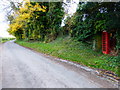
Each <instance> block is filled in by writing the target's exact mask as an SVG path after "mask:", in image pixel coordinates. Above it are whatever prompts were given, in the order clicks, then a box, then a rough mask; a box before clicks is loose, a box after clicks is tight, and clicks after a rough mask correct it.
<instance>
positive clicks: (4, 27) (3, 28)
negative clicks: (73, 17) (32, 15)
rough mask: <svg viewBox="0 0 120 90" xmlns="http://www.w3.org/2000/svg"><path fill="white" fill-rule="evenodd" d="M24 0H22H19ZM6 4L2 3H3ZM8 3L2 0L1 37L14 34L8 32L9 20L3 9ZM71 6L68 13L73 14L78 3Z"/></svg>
mask: <svg viewBox="0 0 120 90" xmlns="http://www.w3.org/2000/svg"><path fill="white" fill-rule="evenodd" d="M19 1H22V0H19ZM73 1H74V2H76V3H78V2H79V0H73ZM3 3H4V4H5V5H2V4H3ZM7 5H9V3H8V0H4V1H3V0H0V37H12V35H9V33H8V32H7V29H8V27H9V26H8V22H7V21H6V18H5V17H6V16H5V15H6V12H5V11H3V8H5V7H6V6H7ZM69 6H70V7H69V8H68V13H69V14H73V13H75V11H76V8H77V5H76V4H73V3H70V4H69Z"/></svg>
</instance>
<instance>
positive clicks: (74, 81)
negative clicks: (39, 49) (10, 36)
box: [0, 41, 116, 88]
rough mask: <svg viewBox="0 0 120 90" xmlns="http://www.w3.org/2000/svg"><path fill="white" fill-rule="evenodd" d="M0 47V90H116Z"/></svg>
mask: <svg viewBox="0 0 120 90" xmlns="http://www.w3.org/2000/svg"><path fill="white" fill-rule="evenodd" d="M2 47H3V48H1V45H0V51H2V54H1V55H0V57H1V58H2V88H116V86H114V85H113V84H112V83H111V82H108V81H106V80H104V79H101V78H99V77H97V76H95V75H92V74H90V73H89V72H87V71H84V70H82V69H79V70H78V69H77V68H76V67H74V66H71V65H69V64H68V65H67V64H64V63H60V62H57V61H55V60H51V59H50V58H48V57H45V56H44V55H42V54H39V53H36V52H34V51H32V50H29V49H27V48H24V47H22V46H19V45H17V44H15V43H14V42H13V41H9V42H6V43H4V44H3V45H2ZM0 74H1V73H0Z"/></svg>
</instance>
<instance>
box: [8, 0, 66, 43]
mask: <svg viewBox="0 0 120 90" xmlns="http://www.w3.org/2000/svg"><path fill="white" fill-rule="evenodd" d="M63 14H64V13H63V8H62V3H61V2H57V3H47V2H30V1H29V0H27V1H24V3H23V5H22V6H21V7H20V8H18V9H17V11H16V10H15V12H14V13H13V15H11V16H9V17H10V21H11V20H12V21H11V23H10V28H9V29H8V31H9V33H10V34H12V35H14V36H15V37H16V38H17V39H26V40H42V41H43V40H46V41H50V40H49V39H50V37H53V39H51V40H54V39H55V38H56V34H57V33H58V32H59V27H60V25H61V21H62V17H63Z"/></svg>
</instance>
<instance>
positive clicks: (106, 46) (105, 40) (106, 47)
mask: <svg viewBox="0 0 120 90" xmlns="http://www.w3.org/2000/svg"><path fill="white" fill-rule="evenodd" d="M102 52H103V53H104V54H109V53H110V35H109V33H108V32H106V31H103V33H102Z"/></svg>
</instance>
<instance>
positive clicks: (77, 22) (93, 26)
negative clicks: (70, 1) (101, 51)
mask: <svg viewBox="0 0 120 90" xmlns="http://www.w3.org/2000/svg"><path fill="white" fill-rule="evenodd" d="M69 18H70V17H69ZM119 22H120V2H114V3H109V2H87V3H81V2H80V3H79V8H78V10H77V12H76V13H75V14H74V16H73V17H71V19H68V20H67V21H66V27H67V28H68V23H71V25H72V26H71V25H70V26H69V32H70V33H71V36H73V37H76V38H77V39H78V40H81V41H85V40H86V39H87V38H90V37H93V35H94V34H97V33H98V32H100V31H103V30H106V31H108V32H111V30H113V29H115V30H118V29H120V23H119Z"/></svg>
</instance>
